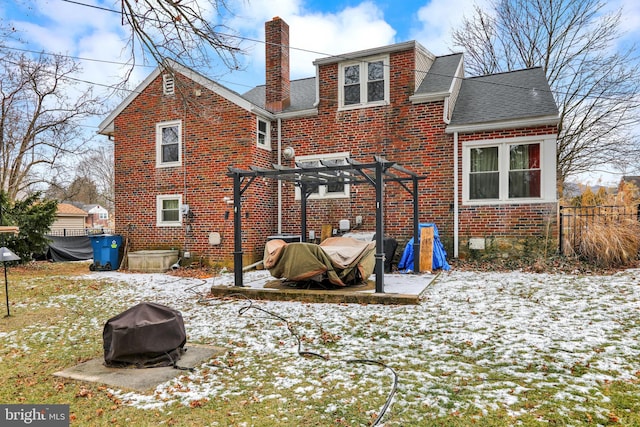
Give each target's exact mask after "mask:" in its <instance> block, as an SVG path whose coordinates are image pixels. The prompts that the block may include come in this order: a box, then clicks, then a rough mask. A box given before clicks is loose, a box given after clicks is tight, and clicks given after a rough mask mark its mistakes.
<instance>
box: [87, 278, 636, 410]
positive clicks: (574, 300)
mask: <svg viewBox="0 0 640 427" xmlns="http://www.w3.org/2000/svg"><path fill="white" fill-rule="evenodd" d="M264 274H265V272H264V271H255V272H249V273H245V278H244V281H245V284H246V285H248V286H250V284H251V283H253V282H259V281H260V280H264V278H265V276H264ZM90 276H91V277H95V278H96V279H98V278H100V279H108V280H110V281H114V282H117V283H118V284H117V285H115V286H113V287H111V288H109V290H108V291H107V292H105V293H104V294H102V295H101V296H100V298H101V299H102V303H103V304H104V305H105V307H106V308H109V307H110V311H109V310H105V312H109V313H111V314H110V315H115V314H117V313H118V312H119V311H114V307H115V306H114V302H117V303H118V304H119V307H121V308H122V307H123V304H124V305H125V306H126V305H128V306H132V305H134V304H136V303H138V302H141V301H153V302H157V303H160V304H165V305H168V306H170V307H173V308H175V309H178V310H180V311H181V312H182V315H183V318H184V321H185V327H186V329H187V334H188V337H189V338H188V342H187V347H188V345H189V342H198V343H206V344H212V345H219V346H221V347H224V348H229V349H230V350H232V351H235V352H237V353H238V354H241V355H243V356H244V357H243V358H240V359H241V360H237V361H236V363H237V364H238V365H237V367H236V368H237V370H236V371H234V372H233V375H235V376H236V380H237V382H238V384H239V385H238V389H237V390H230V389H229V387H230V386H229V383H228V382H227V383H226V384H225V385H224V386H223V385H221V383H220V382H218V381H199V380H198V375H200V373H199V371H196V372H194V373H193V374H191V377H190V378H191V383H190V384H189V386H188V387H186V388H185V389H187V388H188V391H185V392H180V390H176V387H174V384H172V382H168V383H166V384H161V385H160V386H158V388H157V389H156V390H155V394H153V395H148V394H137V393H124V392H121V391H117V390H115V391H114V393H116V394H117V395H119V396H120V398H122V399H123V400H124V401H125V402H128V403H129V404H131V405H135V406H138V407H142V408H151V407H156V408H159V407H163V406H165V405H167V404H169V403H172V402H180V403H183V404H189V402H191V401H193V400H198V399H203V398H208V399H215V398H220V397H223V396H224V395H225V394H227V393H239V392H241V387H242V386H241V384H246V383H247V382H254V383H259V382H260V381H274V378H276V380H277V381H278V382H279V384H278V386H279V387H281V388H283V389H288V390H289V394H290V393H293V394H294V395H295V396H296V397H297V398H298V401H299V402H305V401H306V400H309V399H313V396H314V395H315V394H322V393H323V389H322V384H320V383H318V384H314V386H313V387H309V382H310V379H309V378H308V373H309V362H308V360H305V359H304V358H298V359H296V358H293V360H299V362H293V363H288V364H287V365H286V366H278V365H277V360H278V358H279V357H280V355H281V354H282V353H283V352H285V353H287V355H289V356H291V355H294V356H295V352H296V350H297V348H296V343H295V341H294V340H293V339H292V338H291V337H290V335H289V333H288V331H287V330H286V327H284V326H283V325H282V322H277V321H276V319H274V318H269V316H267V315H265V314H264V313H263V312H257V311H253V312H252V310H248V311H246V312H244V313H243V314H242V315H240V313H239V310H240V309H241V308H242V307H245V306H247V304H248V302H247V301H246V300H242V299H238V300H229V299H226V300H211V301H207V303H203V302H202V301H200V302H199V301H198V300H199V298H200V297H201V296H203V295H204V294H205V293H206V292H207V291H208V289H209V288H210V287H211V285H212V284H213V283H214V281H213V279H208V280H202V279H190V278H181V277H175V276H170V275H164V274H129V273H119V272H94V273H91V275H90ZM398 277H404V278H398ZM385 279H386V277H385ZM433 279H434V276H431V275H428V276H419V275H406V276H397V275H396V276H395V277H394V278H393V279H390V280H389V282H390V283H391V282H393V284H394V286H397V288H396V289H402V286H410V287H412V288H413V287H415V286H416V285H415V283H416V281H424V283H422V287H423V288H424V287H426V289H425V290H424V292H423V294H422V302H421V303H420V304H419V305H417V306H384V305H358V304H309V303H300V302H273V301H254V302H253V304H254V306H256V307H260V308H261V309H264V310H268V311H270V312H273V313H275V314H277V315H278V316H281V317H283V318H286V319H288V320H289V321H290V322H291V324H293V325H295V327H296V330H298V332H299V333H300V334H304V335H305V336H307V337H311V338H313V337H316V338H318V336H319V334H320V333H323V334H331V335H329V336H334V337H336V340H335V343H334V345H332V346H331V349H330V350H327V348H325V346H323V343H322V342H321V340H319V339H316V340H315V341H313V340H310V341H309V343H308V344H307V343H305V346H306V348H304V349H305V350H309V351H315V352H319V353H323V354H325V353H330V355H331V357H332V359H334V360H340V359H342V360H346V359H354V358H362V357H366V358H370V359H376V360H381V361H383V362H384V363H386V364H387V365H389V366H390V367H392V368H393V369H394V370H395V371H396V372H397V374H398V376H399V386H398V392H397V394H396V395H395V398H394V404H393V405H392V407H391V409H390V411H392V412H394V411H395V412H402V413H403V414H404V415H403V416H404V417H405V419H411V418H412V412H415V413H416V414H418V413H419V412H420V411H424V408H425V407H430V408H432V409H433V410H434V411H435V413H436V414H438V413H439V414H440V415H444V414H447V413H451V411H454V410H456V409H461V410H464V409H468V408H469V407H475V408H478V410H480V411H483V410H487V409H490V408H498V407H505V408H507V409H509V408H511V407H514V408H515V409H514V410H513V411H514V414H516V415H517V412H518V411H522V410H523V409H522V405H520V406H514V405H517V403H518V402H519V400H520V398H521V397H520V396H523V395H524V394H526V392H527V391H528V390H533V389H552V390H557V393H556V398H555V399H556V400H557V402H559V403H558V405H559V406H560V407H567V408H570V409H571V410H574V411H576V410H580V407H581V406H580V405H581V404H582V402H584V401H585V399H588V400H589V402H590V407H591V408H593V402H594V401H596V402H603V403H604V402H606V397H605V396H604V395H602V393H600V392H599V391H598V387H599V386H600V385H601V382H602V381H607V380H627V379H633V378H634V377H635V378H636V379H637V376H638V375H640V374H639V373H640V346H639V345H638V343H639V342H640V322H639V321H638V318H639V315H640V311H639V310H640V270H626V271H622V272H619V273H616V274H613V275H610V276H574V275H564V274H532V273H524V272H509V273H491V272H465V271H451V272H444V273H442V274H441V275H439V276H438V277H437V278H436V279H435V280H433ZM232 281H233V274H232V273H229V274H223V275H222V276H220V277H217V278H216V279H215V283H216V284H217V285H220V284H224V283H226V284H231V283H232ZM104 320H106V319H104ZM104 320H103V321H104ZM97 323H100V320H98V322H97ZM320 329H321V330H322V331H320ZM283 341H284V342H286V343H287V345H285V346H283V345H282V342H283ZM244 359H246V360H244ZM257 363H264V364H265V370H266V371H269V370H279V371H280V372H279V373H278V375H277V376H273V375H271V376H268V375H266V374H265V377H262V378H256V377H252V378H249V377H248V376H246V375H247V374H243V373H242V371H243V369H242V368H243V366H245V367H248V366H251V365H255V364H257ZM243 364H244V365H243ZM362 369H365V368H362ZM368 369H369V368H368ZM370 369H372V370H373V371H375V369H374V368H370ZM209 375H211V374H209ZM225 375H229V374H228V373H227V374H225ZM243 375H244V376H243ZM331 375H334V376H337V377H338V378H339V377H340V376H341V375H343V376H344V379H345V382H347V381H348V379H349V375H350V374H349V372H342V371H340V370H332V371H331ZM380 375H381V376H382V378H387V377H388V375H387V374H385V373H380ZM301 384H304V385H305V386H301ZM375 385H376V386H378V387H380V390H378V392H380V393H387V392H388V389H389V380H388V379H387V380H381V381H380V382H379V383H375ZM460 389H463V390H464V391H465V393H463V394H462V396H463V397H462V398H461V397H460V396H461V394H460V393H457V392H456V390H460ZM454 393H457V394H456V395H455V396H454ZM258 398H262V399H281V398H282V396H277V395H275V396H258ZM596 407H597V403H596ZM374 409H377V408H374ZM328 410H330V408H328ZM602 412H603V413H602V416H603V417H606V413H605V410H604V409H602Z"/></svg>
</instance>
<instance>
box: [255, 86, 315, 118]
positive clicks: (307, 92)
mask: <svg viewBox="0 0 640 427" xmlns="http://www.w3.org/2000/svg"><path fill="white" fill-rule="evenodd" d="M290 90H291V91H290V93H291V104H290V105H289V106H288V107H287V108H285V110H284V111H285V112H293V111H303V110H308V109H310V108H314V107H313V104H314V103H315V101H316V79H315V77H309V78H306V79H300V80H291V89H290ZM265 92H266V86H265V85H260V86H257V87H255V88H253V89H251V90H250V91H248V92H245V93H244V94H242V97H243V98H244V99H246V100H247V101H249V102H251V103H252V104H255V105H257V106H259V107H262V108H265V96H266V95H265Z"/></svg>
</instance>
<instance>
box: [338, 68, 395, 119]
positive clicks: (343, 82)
mask: <svg viewBox="0 0 640 427" xmlns="http://www.w3.org/2000/svg"><path fill="white" fill-rule="evenodd" d="M339 80H340V96H339V98H340V107H341V108H344V109H347V108H358V107H366V106H370V105H384V104H386V103H388V102H389V59H388V57H386V56H385V57H376V58H369V59H366V60H363V61H359V62H347V63H343V64H341V65H340V79H339Z"/></svg>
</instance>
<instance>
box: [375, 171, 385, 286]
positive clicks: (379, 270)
mask: <svg viewBox="0 0 640 427" xmlns="http://www.w3.org/2000/svg"><path fill="white" fill-rule="evenodd" d="M382 172H383V170H382V163H381V162H380V161H376V185H375V188H376V266H375V272H376V293H384V178H383V176H382Z"/></svg>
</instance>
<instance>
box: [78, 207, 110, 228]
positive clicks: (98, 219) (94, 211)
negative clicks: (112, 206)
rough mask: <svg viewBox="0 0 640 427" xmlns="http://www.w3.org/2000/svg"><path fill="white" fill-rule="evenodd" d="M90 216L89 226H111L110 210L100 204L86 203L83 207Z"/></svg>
mask: <svg viewBox="0 0 640 427" xmlns="http://www.w3.org/2000/svg"><path fill="white" fill-rule="evenodd" d="M82 209H84V210H85V211H86V212H87V214H88V216H87V220H86V227H87V228H111V227H110V225H109V211H107V210H106V209H105V208H103V207H102V206H100V205H85V206H83V207H82Z"/></svg>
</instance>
